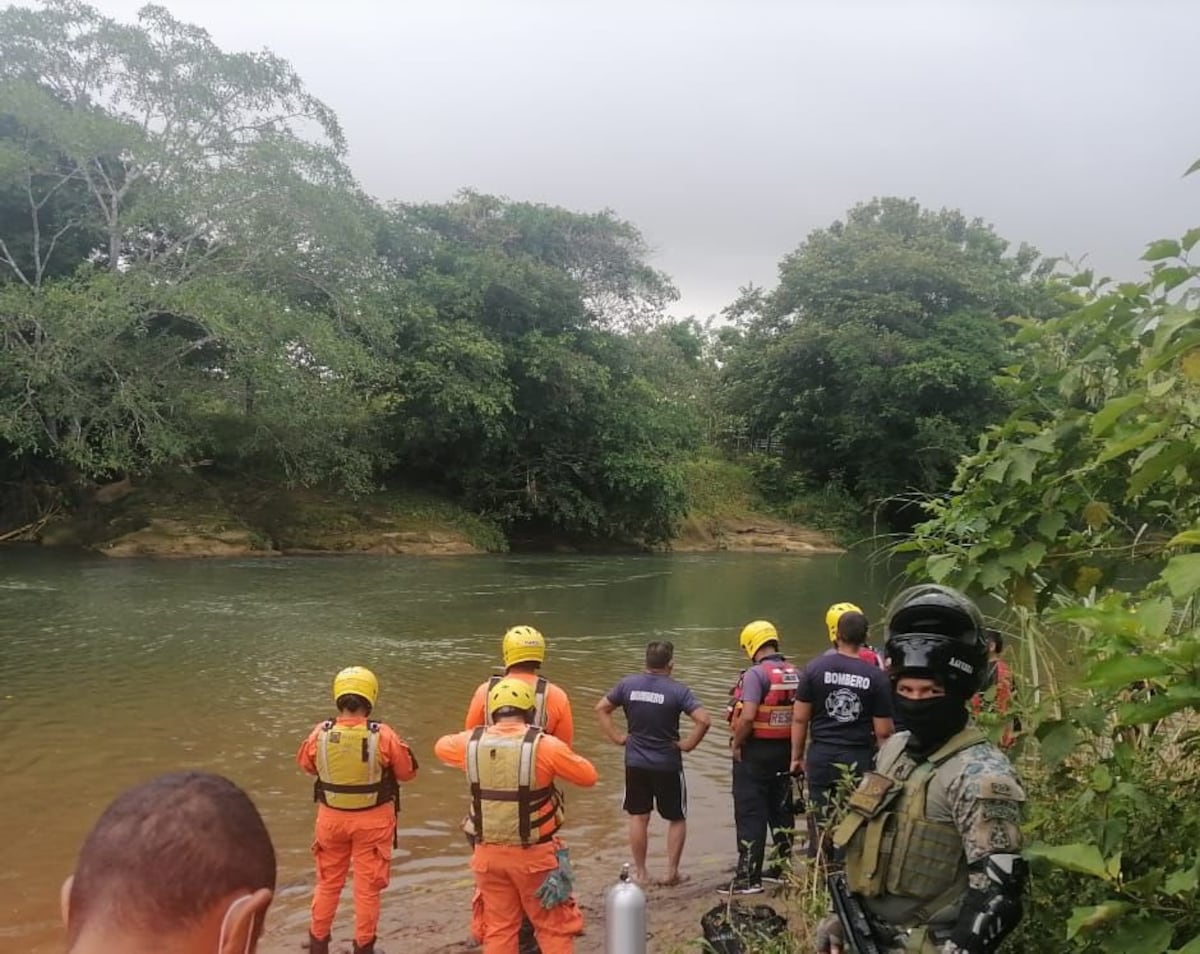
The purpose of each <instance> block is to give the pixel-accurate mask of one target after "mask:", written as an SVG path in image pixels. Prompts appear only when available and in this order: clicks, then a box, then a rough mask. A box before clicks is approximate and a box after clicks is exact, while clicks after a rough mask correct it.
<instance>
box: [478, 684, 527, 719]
mask: <svg viewBox="0 0 1200 954" xmlns="http://www.w3.org/2000/svg"><path fill="white" fill-rule="evenodd" d="M536 706H537V699H536V697H535V696H534V694H533V687H532V686H530V685H529V683H527V682H525V680H524V679H501V680H500V681H499V682H498V683H496V684H495V685H494V686H492V689H491V692H489V693H488V715H495V713H496V710H498V709H520V710H522V711H523V712H524V711H528V710H530V709H533V708H534V707H536Z"/></svg>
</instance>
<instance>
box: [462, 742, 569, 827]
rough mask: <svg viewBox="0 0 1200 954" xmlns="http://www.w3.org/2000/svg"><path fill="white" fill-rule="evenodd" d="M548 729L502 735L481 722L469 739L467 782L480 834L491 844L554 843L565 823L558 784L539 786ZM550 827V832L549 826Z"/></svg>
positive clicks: (472, 816)
mask: <svg viewBox="0 0 1200 954" xmlns="http://www.w3.org/2000/svg"><path fill="white" fill-rule="evenodd" d="M541 737H542V730H541V729H540V728H539V727H538V726H535V725H531V726H530V727H529V728H528V729H527V730H526V731H525V732H524V733H523V734H522V735H499V734H496V733H493V732H488V730H487V729H486V728H485V727H483V726H480V727H479V728H477V729H475V730H473V731H472V732H471V737H470V739H469V740H468V742H467V759H466V761H467V780H468V781H469V782H470V783H471V801H472V808H471V820H472V822H473V823H474V827H475V835H476V837H477V838H478V839H479V840H480V841H483V842H486V843H488V844H491V845H524V846H528V845H533V844H540V843H542V842H546V841H549V840H550V839H551V838H553V837H554V833H555V832H557V831H558V829H559V828H561V827H562V822H563V811H562V795H561V794H560V793H559V791H558V789H556V788H555V787H554V786H553V785H550V786H547V787H546V788H534V784H535V782H536V778H537V747H538V743H539V742H540V741H541ZM543 829H545V830H543Z"/></svg>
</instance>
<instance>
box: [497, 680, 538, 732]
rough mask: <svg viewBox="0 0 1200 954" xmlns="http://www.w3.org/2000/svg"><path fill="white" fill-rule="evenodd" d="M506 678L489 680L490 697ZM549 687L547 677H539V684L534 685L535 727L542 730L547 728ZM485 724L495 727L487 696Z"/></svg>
mask: <svg viewBox="0 0 1200 954" xmlns="http://www.w3.org/2000/svg"><path fill="white" fill-rule="evenodd" d="M505 678H507V677H505V676H492V677H491V678H490V679H489V680H488V684H487V691H488V695H490V694H491V692H492V690H493V689H495V688H496V683H498V682H499V681H500V680H501V679H505ZM549 685H550V682H549V680H547V679H546V677H545V676H538V677H537V682H536V683H534V686H533V725H536V726H537V727H538V728H540V729H544V728H546V718H547V716H546V692H547V689H548V687H549ZM483 724H484V725H495V723H494V722H492V713H491V712H490V711H489V709H488V705H487V696H486V695H485V696H484V703H483Z"/></svg>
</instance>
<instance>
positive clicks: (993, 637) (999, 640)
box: [983, 629, 1004, 653]
mask: <svg viewBox="0 0 1200 954" xmlns="http://www.w3.org/2000/svg"><path fill="white" fill-rule="evenodd" d="M983 641H984V643H985V644H987V643H991V644H993V645H995V647H996V652H997V653H1002V652H1004V634H1003V633H1002V632H1000V630H998V629H985V630H984V631H983Z"/></svg>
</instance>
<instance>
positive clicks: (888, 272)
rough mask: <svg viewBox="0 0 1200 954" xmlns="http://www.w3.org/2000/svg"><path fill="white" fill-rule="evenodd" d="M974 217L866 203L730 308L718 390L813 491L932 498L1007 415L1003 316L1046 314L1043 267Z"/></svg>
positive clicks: (902, 203) (908, 204)
mask: <svg viewBox="0 0 1200 954" xmlns="http://www.w3.org/2000/svg"><path fill="white" fill-rule="evenodd" d="M1006 252H1007V243H1006V242H1005V241H1003V240H1002V239H1001V238H999V237H998V236H997V235H996V234H995V233H994V232H993V231H992V230H991V229H990V228H988V227H986V226H984V225H983V224H982V223H981V222H979V221H978V220H976V221H968V220H967V219H965V218H964V217H963V216H962V215H961V214H960V213H958V212H948V211H941V212H931V211H929V210H925V209H922V208H920V206H918V205H917V204H916V203H915V202H913V201H911V200H901V199H876V200H874V201H872V202H869V203H866V204H863V205H860V206H857V207H856V208H854V209H852V210H851V211H850V213H849V214H848V215H847V217H846V220H845V221H844V222H835V223H834V224H833V225H832V226H830V227H829V228H828V229H824V230H821V231H817V232H814V233H812V234H811V235H810V236H809V237H808V239H807V240H806V241H805V242H804V244H803V245H801V246H800V247H799V248H798V249H797V250H796V251H795V252H793V253H792V254H791V255H789V256H788V257H787V258H785V259H784V260H783V262H782V263H781V264H780V281H779V285H778V287H776V288H775V289H774V290H773V291H772V292H770V293H763V292H761V291H757V290H751V291H749V292H748V293H747V294H746V295H745V296H744V297H743V299H742V300H741V301H739V302H738V303H737V304H736V305H735V306H734V307H733V308H732V309H731V314H732V315H733V316H734V317H737V318H738V319H739V321H740V325H741V333H740V337H739V338H738V339H736V340H729V339H726V341H725V348H726V355H727V362H726V368H725V370H726V373H725V378H724V380H725V388H726V391H727V395H728V399H729V401H730V406H731V408H732V409H733V410H734V411H735V412H736V413H738V414H740V415H741V416H742V418H743V419H744V421H745V423H746V426H747V427H748V429H749V430H750V432H751V433H752V434H754V435H758V436H760V437H767V436H770V437H773V438H774V439H776V440H778V441H780V442H781V444H782V447H783V449H784V453H785V455H786V461H787V463H788V464H789V466H790V467H792V468H794V469H797V470H802V471H803V472H805V473H806V474H808V475H809V476H810V477H811V478H812V480H813V481H814V482H815V483H816V485H818V486H823V485H825V484H827V483H834V484H837V485H840V486H842V487H844V488H845V489H846V490H848V491H850V492H851V493H852V494H854V495H855V496H857V497H859V498H861V499H863V500H868V499H872V498H879V497H890V496H892V495H894V494H899V493H908V492H910V491H913V490H923V491H934V490H940V489H941V488H942V487H944V486H945V484H946V483H947V482H948V480H949V478H950V477H951V475H952V474H953V471H954V466H955V463H956V462H957V460H958V459H959V457H961V456H962V455H963V453H965V452H966V451H967V450H968V449H969V448H970V447H971V446H972V443H973V441H974V439H975V435H976V434H978V433H979V431H980V430H982V429H983V427H984V426H986V425H987V424H989V423H991V422H992V421H994V420H996V419H997V418H998V417H1000V416H1001V415H1002V414H1003V411H1004V409H1005V399H1004V395H1003V394H1002V393H1001V391H1000V390H999V389H998V388H997V386H996V384H995V383H994V381H993V377H994V375H995V374H996V373H997V371H998V370H999V369H1000V368H1001V367H1002V366H1004V365H1005V364H1006V363H1007V361H1008V358H1009V353H1010V351H1009V348H1010V345H1009V340H1008V339H1009V335H1008V333H1007V332H1006V330H1005V328H1004V325H1003V324H1002V321H1001V319H1003V318H1005V317H1008V316H1009V315H1011V314H1014V313H1022V314H1024V313H1029V312H1037V313H1040V312H1042V311H1044V310H1045V309H1046V307H1047V305H1048V301H1047V298H1046V296H1045V294H1044V293H1043V291H1042V285H1043V279H1044V276H1045V272H1046V269H1047V266H1045V265H1039V264H1038V256H1037V253H1036V252H1034V251H1033V250H1032V249H1030V248H1028V247H1026V246H1022V247H1021V248H1020V249H1019V250H1018V251H1017V252H1016V253H1015V254H1014V255H1008V254H1006Z"/></svg>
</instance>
